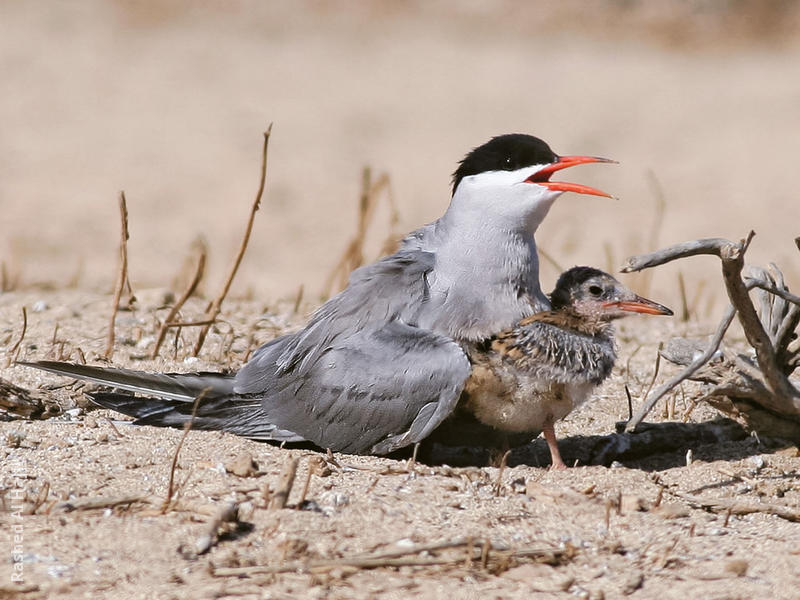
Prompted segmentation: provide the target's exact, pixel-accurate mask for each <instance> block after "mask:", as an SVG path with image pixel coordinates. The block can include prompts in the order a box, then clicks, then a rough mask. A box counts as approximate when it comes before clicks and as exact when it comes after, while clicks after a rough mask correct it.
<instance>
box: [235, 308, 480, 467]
mask: <svg viewBox="0 0 800 600" xmlns="http://www.w3.org/2000/svg"><path fill="white" fill-rule="evenodd" d="M280 351H281V348H280V346H279V345H276V347H274V348H272V349H270V348H267V349H266V350H265V351H264V353H263V354H262V356H261V360H260V363H261V367H262V368H260V369H259V370H257V371H256V370H253V369H243V370H242V371H240V373H239V376H237V379H236V384H235V389H236V393H237V394H239V395H241V396H253V395H261V396H262V404H261V410H262V411H263V413H264V414H265V415H266V418H267V419H268V420H269V422H270V423H274V424H275V425H276V426H278V427H280V428H282V429H286V430H290V431H293V432H295V433H296V434H299V435H301V436H302V437H304V438H306V439H308V440H311V441H313V442H314V443H315V444H317V445H319V446H321V447H323V448H330V449H331V450H335V451H339V452H350V453H357V454H366V453H368V454H386V453H389V452H392V451H393V450H396V449H398V448H402V447H403V446H407V445H409V444H414V443H416V442H419V441H421V440H423V439H425V438H426V437H427V436H428V435H429V434H430V433H431V432H432V431H433V430H434V429H435V428H436V426H438V425H439V423H441V422H442V421H443V420H444V419H445V418H446V417H447V416H448V415H449V414H450V413H451V412H452V411H453V410H454V409H455V406H456V404H457V403H458V399H459V396H460V395H461V390H462V389H463V387H464V382H465V381H466V379H467V377H468V376H469V372H470V364H469V360H468V359H467V357H466V354H464V352H463V350H462V349H461V347H460V346H459V345H458V344H456V343H455V342H454V341H452V340H450V339H449V338H446V337H444V336H440V335H437V334H434V333H431V332H429V331H426V330H422V329H419V328H416V327H413V326H410V325H407V324H405V323H402V322H399V321H392V322H389V323H387V324H385V325H384V326H382V327H366V328H363V329H359V330H356V331H354V332H352V333H349V334H348V335H340V336H337V338H336V339H335V340H332V341H331V343H330V344H328V345H327V347H326V348H325V349H324V350H322V351H320V352H317V353H315V360H314V361H313V362H311V363H302V364H300V363H298V364H297V365H296V368H288V369H280V368H279V366H278V363H279V362H280V354H281V352H280ZM270 357H274V358H270ZM270 361H272V364H271V365H270V364H269V362H270ZM265 363H266V364H265ZM270 367H271V368H270ZM300 367H302V368H300Z"/></svg>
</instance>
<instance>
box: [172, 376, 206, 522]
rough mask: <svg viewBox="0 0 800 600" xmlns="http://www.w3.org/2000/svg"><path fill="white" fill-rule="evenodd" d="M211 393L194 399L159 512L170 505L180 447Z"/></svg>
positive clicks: (203, 391)
mask: <svg viewBox="0 0 800 600" xmlns="http://www.w3.org/2000/svg"><path fill="white" fill-rule="evenodd" d="M210 391H211V388H210V387H207V388H205V389H203V390H202V391H201V392H200V393H199V394H197V397H196V398H195V399H194V404H193V405H192V416H191V417H189V421H188V422H187V423H186V425H185V426H184V428H183V435H182V436H181V439H180V440H179V441H178V445H177V446H176V447H175V454H174V455H173V456H172V465H171V466H170V469H169V485H168V486H167V497H166V498H165V499H164V503H163V504H162V505H161V512H162V513H166V512H167V510H168V509H169V506H170V504H171V503H172V496H173V493H174V487H173V486H174V483H175V467H176V466H177V465H178V455H179V454H180V452H181V447H182V446H183V442H184V441H186V436H187V435H189V430H190V429H191V428H192V425H194V418H195V417H196V416H197V409H198V407H199V406H200V402H201V400H202V399H203V398H205V397H206V394H208V392H210Z"/></svg>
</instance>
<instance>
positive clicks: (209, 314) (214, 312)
mask: <svg viewBox="0 0 800 600" xmlns="http://www.w3.org/2000/svg"><path fill="white" fill-rule="evenodd" d="M270 133H272V124H271V123H270V125H269V127H267V130H266V131H265V132H264V146H263V149H262V152H261V177H260V179H259V183H258V191H257V192H256V198H255V200H254V201H253V205H252V207H251V208H250V217H249V219H248V220H247V227H246V228H245V232H244V236H243V237H242V243H241V245H240V246H239V252H238V253H237V254H236V258H235V259H234V261H233V265H232V267H231V270H230V273H228V278H227V279H226V280H225V285H223V287H222V291H221V292H220V293H219V295H218V296H217V297H216V298H214V300H212V301H211V304H210V305H209V307H208V310H207V311H206V319H208V320H211V321H213V320H214V319H216V318H217V316H218V315H219V313H220V311H221V310H222V303H223V302H224V300H225V297H226V296H227V295H228V291H229V290H230V288H231V284H233V279H234V277H236V272H237V271H238V270H239V265H240V264H241V263H242V258H244V253H245V251H246V250H247V244H248V243H249V242H250V233H251V232H252V231H253V223H254V221H255V218H256V212H258V209H259V208H260V207H261V196H262V195H263V194H264V185H265V184H266V178H267V149H268V147H269V136H270ZM210 328H211V325H205V326H204V327H203V329H201V330H200V334H199V335H198V337H197V343H196V344H195V346H194V355H195V356H197V355H198V354H200V349H201V348H202V347H203V343H204V342H205V340H206V336H207V335H208V331H209V329H210Z"/></svg>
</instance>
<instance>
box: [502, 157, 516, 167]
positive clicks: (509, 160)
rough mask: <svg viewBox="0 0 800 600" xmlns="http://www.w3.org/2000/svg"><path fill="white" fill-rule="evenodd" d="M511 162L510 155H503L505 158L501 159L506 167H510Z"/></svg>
mask: <svg viewBox="0 0 800 600" xmlns="http://www.w3.org/2000/svg"><path fill="white" fill-rule="evenodd" d="M513 163H514V161H513V160H512V159H511V157H510V156H506V157H505V159H504V160H503V164H504V165H505V166H506V167H509V168H511V165H512V164H513Z"/></svg>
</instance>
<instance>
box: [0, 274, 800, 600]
mask: <svg viewBox="0 0 800 600" xmlns="http://www.w3.org/2000/svg"><path fill="white" fill-rule="evenodd" d="M161 292H163V290H155V291H152V292H150V293H148V294H143V298H145V300H142V301H140V304H139V308H138V309H137V310H136V311H133V312H123V313H120V316H119V318H118V327H117V339H118V346H117V350H116V352H115V355H114V362H115V363H116V364H119V365H127V366H130V367H133V368H138V369H154V370H170V371H174V370H204V369H219V368H236V366H238V364H240V363H241V361H242V360H244V358H245V356H246V354H247V352H248V351H249V349H250V348H252V347H253V346H254V345H257V344H259V343H261V342H263V341H264V340H266V339H269V338H271V337H272V336H274V335H276V334H278V333H281V332H283V331H286V330H287V329H290V328H292V327H294V326H296V325H297V324H298V323H299V322H300V321H301V320H302V318H303V316H302V314H292V313H291V309H290V308H289V306H288V305H283V306H274V307H264V306H263V305H260V304H258V303H256V302H253V301H247V302H246V301H234V302H232V303H230V304H229V305H228V306H227V308H226V310H225V312H224V314H223V317H222V321H223V323H224V324H222V325H220V326H219V327H218V328H216V329H215V331H214V332H212V334H211V336H210V337H209V339H208V343H207V344H206V346H205V347H204V350H203V352H202V353H201V355H200V357H199V359H188V360H187V358H186V357H187V356H188V352H189V349H190V347H191V343H192V341H193V339H192V338H193V335H192V334H188V333H187V334H185V335H184V336H182V337H181V339H180V340H179V342H178V344H177V346H173V343H172V340H170V341H169V343H168V344H167V345H166V347H165V348H164V349H163V350H162V353H161V354H162V357H163V358H160V359H157V360H155V361H151V360H149V359H146V358H144V356H145V355H146V354H147V352H148V350H149V349H150V348H152V344H153V333H154V332H155V323H156V316H157V315H159V314H160V315H161V316H163V309H159V308H157V306H158V300H159V298H160V295H161ZM47 298H48V300H47V301H45V302H40V301H41V300H42V298H41V294H40V293H36V294H33V295H31V294H19V293H9V294H5V295H3V296H0V316H1V317H2V319H3V322H10V323H15V326H9V327H7V328H4V329H3V330H2V331H0V336H2V337H0V344H4V345H3V347H4V348H9V346H11V345H13V344H14V343H15V341H16V340H17V339H18V337H19V334H20V330H21V323H19V317H18V316H16V314H17V311H18V310H19V307H20V305H28V306H33V305H36V304H37V302H40V303H39V304H38V306H37V310H38V312H34V313H32V314H31V315H30V317H29V320H28V331H27V333H26V336H25V339H24V340H23V341H22V344H21V345H20V348H21V350H19V352H20V358H45V357H59V356H60V357H62V358H67V357H72V359H77V357H78V356H79V354H81V353H82V354H83V355H84V356H86V357H87V359H88V360H90V361H93V360H95V361H96V360H97V356H98V355H99V354H101V353H102V350H103V348H104V345H105V331H106V326H107V316H108V314H109V301H110V298H109V297H108V296H92V295H87V294H86V293H85V292H76V291H72V292H56V293H48V295H47ZM147 299H149V300H147ZM148 302H151V303H150V304H148ZM201 308H202V304H201V302H200V301H194V302H193V303H192V304H191V305H190V306H189V307H188V308H187V309H186V311H185V312H186V315H187V317H191V316H192V315H193V314H195V313H197V314H199V312H200V310H201ZM56 324H58V330H57V331H54V330H55V328H56ZM230 331H233V336H232V337H231V336H230V333H229V332H230ZM708 331H709V327H707V326H704V325H702V324H697V323H681V322H679V321H676V320H673V321H670V320H667V319H660V320H655V319H645V318H640V319H630V320H628V321H627V322H623V323H622V324H621V328H620V331H619V335H618V338H619V342H620V358H619V360H618V363H617V367H616V368H615V371H614V374H613V376H612V378H611V379H610V380H609V382H608V383H607V384H605V385H604V386H603V387H602V388H601V389H600V390H598V393H597V394H596V397H595V399H594V400H593V401H592V402H590V403H589V404H587V405H586V406H585V407H583V408H582V409H581V410H579V411H577V412H575V413H573V414H572V415H570V416H569V417H568V418H567V419H566V420H565V421H564V422H562V423H561V424H559V426H558V428H557V430H558V432H559V436H560V437H561V439H562V450H563V453H564V455H565V460H567V462H569V463H570V464H573V463H576V462H577V465H578V466H576V467H575V468H572V469H570V470H568V471H566V472H551V471H549V470H548V469H547V467H546V465H547V464H548V457H547V451H546V445H545V444H544V442H543V440H537V441H535V442H534V443H533V444H531V445H530V446H527V447H523V448H521V449H518V450H516V451H515V452H514V453H513V454H512V455H511V457H510V459H509V468H506V469H504V470H503V471H502V472H501V471H499V470H498V468H496V467H490V466H484V464H485V463H484V462H483V460H482V459H481V460H477V461H476V462H471V460H472V459H473V458H474V456H473V455H471V454H468V453H467V454H462V455H459V454H456V455H452V454H451V455H449V458H446V459H445V460H446V461H447V463H449V464H450V465H455V466H442V460H441V458H437V457H440V456H441V454H438V455H437V452H436V451H435V449H434V450H431V451H430V452H429V453H428V454H427V457H428V458H427V459H426V460H427V462H426V463H422V464H417V465H416V466H414V467H413V468H411V469H409V468H408V466H407V464H406V461H405V459H403V458H402V457H399V458H397V459H390V458H374V457H354V456H348V455H335V456H334V457H333V459H332V460H330V461H327V459H325V456H324V454H318V453H316V452H314V451H312V450H307V449H281V448H276V447H273V446H270V445H267V444H262V443H256V442H251V441H248V440H244V439H241V438H237V437H234V436H231V435H229V434H224V433H218V432H200V431H192V432H189V434H188V435H187V437H186V439H185V442H184V443H183V446H182V447H181V450H180V454H179V455H178V458H177V462H176V470H175V486H176V488H177V489H178V490H179V492H178V493H177V497H178V500H177V502H176V503H173V504H174V506H173V508H172V509H170V510H168V511H166V514H162V512H161V510H160V509H161V506H162V504H163V502H164V499H165V498H166V496H167V494H168V490H169V478H170V472H171V464H172V461H173V457H174V456H175V452H176V449H177V447H178V445H179V443H180V440H181V438H182V432H181V431H176V430H166V429H156V428H150V427H135V426H130V425H126V423H125V422H124V421H119V419H120V417H119V415H115V414H113V413H111V412H109V411H102V410H93V409H91V407H88V408H73V409H70V412H69V413H67V414H65V415H63V416H61V417H57V418H54V419H50V420H48V421H38V422H28V421H11V422H5V423H0V440H2V442H3V444H2V447H0V454H1V455H2V457H3V458H2V460H3V465H4V470H3V486H4V489H3V496H2V498H3V502H4V504H3V507H4V509H5V510H3V511H2V512H0V519H1V520H2V522H3V525H4V526H3V528H2V534H1V535H2V537H0V548H2V549H3V554H4V555H6V556H9V557H12V558H13V552H14V551H15V549H18V550H19V551H20V555H21V556H22V557H23V572H22V573H23V576H24V583H22V584H16V583H14V582H13V581H12V580H11V578H12V575H13V574H14V571H13V562H12V560H9V559H4V560H3V561H2V562H1V563H0V581H2V583H0V597H14V598H17V597H20V598H26V599H27V598H31V599H34V598H70V599H71V598H83V597H98V594H102V595H103V596H104V597H108V598H221V597H230V598H233V597H243V598H397V599H399V598H430V599H433V598H441V597H442V596H443V595H449V596H451V597H454V598H487V597H491V598H528V597H542V598H553V597H564V598H568V597H569V598H572V597H581V598H620V597H624V596H630V597H633V598H652V597H655V596H659V597H664V598H685V597H693V598H701V597H702V598H756V597H759V598H767V597H769V598H796V597H797V589H798V587H797V586H798V585H799V584H800V577H798V573H800V554H798V553H797V548H798V544H800V523H798V522H797V521H798V519H800V477H798V472H800V457H798V449H797V447H796V446H792V445H788V446H787V445H786V444H782V443H780V442H779V441H776V440H771V439H769V438H764V437H762V438H761V439H757V438H755V437H752V436H747V435H745V434H744V433H742V434H739V435H727V436H725V437H721V438H718V439H716V440H713V439H712V440H709V439H704V438H701V437H699V434H698V436H692V435H689V436H688V437H683V438H682V441H680V442H678V443H677V444H676V445H673V446H672V447H671V448H668V449H666V450H665V449H664V447H661V448H658V447H653V448H648V449H647V451H645V452H644V453H643V454H642V455H639V456H630V457H629V458H625V457H624V456H623V457H622V459H621V460H619V461H617V462H615V463H612V462H611V459H606V460H604V461H603V460H600V461H599V462H600V463H601V464H594V465H593V466H592V465H590V466H583V465H585V464H586V463H597V462H598V460H597V459H598V453H597V452H595V451H591V452H590V451H589V450H587V448H589V447H594V448H597V446H598V443H599V442H603V441H604V440H608V439H609V438H608V436H609V434H612V433H613V431H614V424H615V422H617V421H620V420H623V419H625V418H626V417H627V403H626V400H625V394H624V391H623V389H624V386H625V385H628V387H629V388H630V389H631V391H632V393H633V395H634V397H635V398H637V399H638V398H639V397H640V396H641V394H642V391H643V390H644V389H645V388H646V387H647V386H648V384H649V382H650V380H651V379H652V376H653V366H654V357H655V352H656V348H657V344H658V341H660V340H665V339H668V338H669V337H670V336H672V335H686V334H690V335H695V334H704V333H708ZM733 342H734V343H735V342H736V341H735V340H733ZM11 358H12V356H11V353H10V352H8V351H3V352H0V378H3V379H5V380H7V381H13V382H15V383H17V384H18V385H20V386H23V387H25V388H28V389H39V390H41V391H42V393H45V394H46V395H47V397H48V398H54V399H57V400H58V402H59V403H60V404H61V405H62V406H64V407H80V406H84V407H85V406H86V402H85V397H84V396H83V393H82V391H83V390H84V386H83V385H80V384H74V383H70V382H69V381H68V380H64V379H61V378H57V377H54V376H51V375H48V374H44V373H40V372H38V371H34V370H32V369H25V368H22V367H13V366H11V363H10V361H11ZM672 372H674V370H673V369H671V368H670V367H667V366H665V367H663V368H662V372H661V373H660V375H659V378H658V382H661V381H663V379H664V378H665V377H667V376H669V375H671V374H672ZM696 396H697V390H695V389H693V388H692V386H690V385H687V386H685V388H684V389H683V390H681V391H680V392H678V393H676V394H675V396H674V397H672V398H670V399H669V402H670V403H671V402H673V401H674V406H675V411H674V412H675V420H677V421H680V420H682V419H684V418H685V419H686V420H687V421H688V422H689V423H690V424H691V423H700V424H704V425H699V426H698V427H705V426H706V425H707V424H708V421H709V419H711V418H713V417H714V414H713V412H712V411H711V410H710V409H709V408H707V407H703V406H699V407H696V408H693V409H692V403H691V400H692V399H693V398H695V397H696ZM651 420H652V421H653V422H654V423H661V422H662V421H666V420H667V419H666V415H665V414H663V409H662V408H659V409H657V410H656V411H655V412H654V413H653V415H652V417H651ZM664 425H666V423H664ZM662 426H663V425H662ZM600 445H601V446H602V444H600ZM689 451H691V453H692V455H693V462H692V463H691V464H688V465H687V459H686V455H687V452H689ZM465 457H466V458H465ZM291 458H297V459H299V461H300V463H299V469H298V473H297V477H296V481H295V484H294V488H293V490H292V492H291V493H290V496H289V508H284V509H282V510H278V509H269V508H268V506H269V502H270V500H271V499H272V498H273V497H274V496H275V494H276V491H277V490H279V489H280V487H281V485H280V481H281V472H282V470H283V469H284V468H285V466H286V465H287V462H288V461H289V460H290V459H291ZM453 458H455V461H453V460H451V459H453ZM251 461H254V462H255V465H256V466H252V465H251ZM310 465H316V467H315V468H316V469H317V470H316V471H315V474H313V475H312V476H311V477H310V479H308V482H309V484H308V489H307V492H306V493H305V495H304V496H303V495H302V490H303V488H304V487H305V482H306V480H307V473H308V469H309V468H310ZM319 467H323V468H322V469H319ZM236 472H239V473H240V475H236V474H235V473H236ZM303 500H304V501H303ZM95 502H100V504H99V506H98V505H96V504H92V503H95ZM109 502H110V503H112V504H113V503H114V502H119V503H120V504H118V505H108V503H109ZM230 502H236V503H239V511H240V520H241V521H242V522H241V523H240V524H239V525H237V526H235V527H234V526H231V525H228V526H227V529H229V530H230V531H227V534H226V535H225V536H223V537H222V539H221V540H220V541H219V543H218V544H217V545H215V546H214V547H212V548H211V549H210V550H209V551H208V552H206V553H202V554H199V555H198V553H197V547H198V544H201V543H202V540H203V539H204V536H206V535H207V532H208V530H209V522H211V521H213V517H214V515H215V514H216V513H218V512H219V511H220V510H222V509H223V508H224V507H225V506H226V505H227V504H228V503H230ZM726 502H727V503H733V504H735V505H736V506H737V508H732V505H730V504H729V505H726V504H725V503H726ZM87 503H88V504H87ZM92 506H94V508H92ZM20 507H21V508H20ZM729 509H731V510H729ZM751 509H752V510H753V511H754V512H749V511H750V510H751ZM17 510H21V511H22V512H21V513H20V514H19V515H18V513H17ZM731 513H732V514H731ZM745 513H746V514H745ZM781 514H782V515H783V516H780V515H781ZM15 526H16V527H18V529H14V527H15ZM224 527H225V526H223V528H224ZM15 534H16V535H19V536H21V537H20V538H18V539H17V541H16V543H15V541H14V538H12V535H15ZM487 541H488V544H489V545H488V546H487V548H488V549H489V554H488V558H487V559H486V562H485V563H482V562H481V551H482V550H483V548H484V545H485V544H486V543H487ZM442 544H444V545H448V544H449V545H453V546H454V547H452V548H450V549H441V548H439V549H438V550H436V549H430V548H431V547H435V546H438V545H442ZM425 548H428V550H427V551H424V552H423V551H420V552H417V550H418V549H421V550H424V549H425ZM468 557H471V558H468ZM367 559H370V560H367ZM376 561H377V564H376ZM392 561H400V563H403V562H405V563H409V564H405V565H397V564H393V563H392ZM416 563H422V564H416ZM270 569H272V570H277V571H278V572H273V573H270V572H269V571H270Z"/></svg>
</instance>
